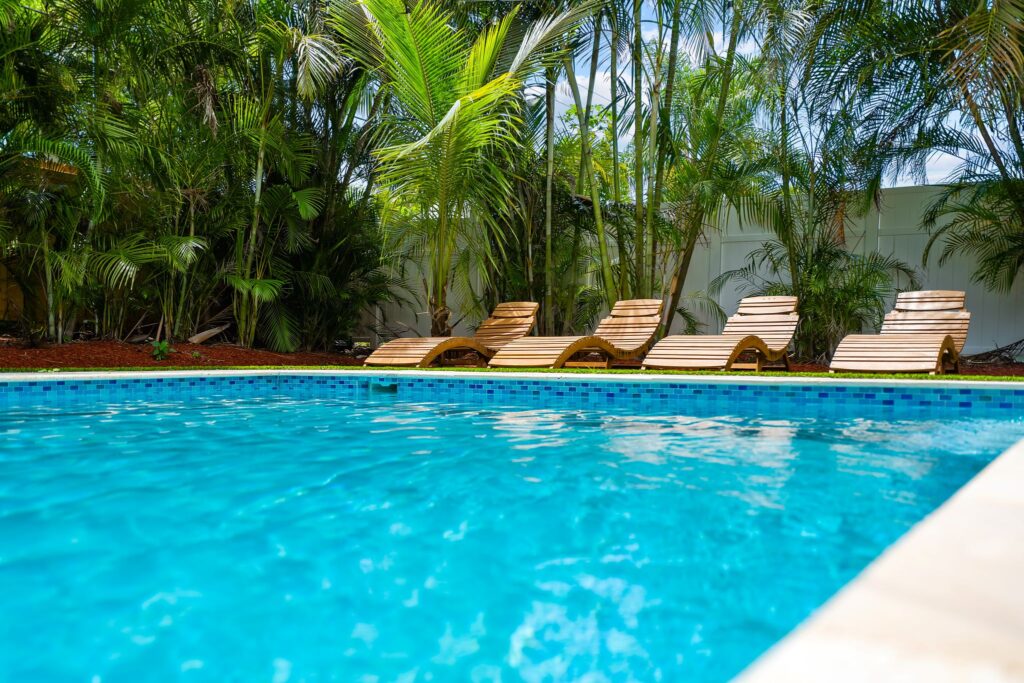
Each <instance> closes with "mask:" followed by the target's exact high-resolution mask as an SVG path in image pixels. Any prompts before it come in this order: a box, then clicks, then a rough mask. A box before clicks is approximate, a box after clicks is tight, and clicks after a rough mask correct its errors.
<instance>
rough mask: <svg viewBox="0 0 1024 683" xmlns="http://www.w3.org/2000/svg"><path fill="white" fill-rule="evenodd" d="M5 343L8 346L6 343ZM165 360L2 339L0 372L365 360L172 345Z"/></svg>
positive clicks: (94, 344) (104, 348)
mask: <svg viewBox="0 0 1024 683" xmlns="http://www.w3.org/2000/svg"><path fill="white" fill-rule="evenodd" d="M5 342H6V343H5ZM171 348H173V349H174V352H173V353H171V354H170V356H168V358H167V360H162V361H157V360H154V358H153V347H152V346H151V345H150V344H122V343H121V342H115V341H75V342H70V343H68V344H61V345H50V346H46V347H42V348H28V347H26V346H25V345H24V344H23V343H21V342H19V341H17V340H3V339H0V368H25V369H28V368H47V369H51V368H53V369H59V368H167V367H181V366H206V367H211V368H216V367H218V366H222V367H224V366H232V365H275V366H281V365H362V364H363V361H362V360H359V359H356V358H353V357H352V356H347V355H344V354H340V353H275V352H273V351H266V350H262V349H245V348H242V347H240V346H235V345H232V344H203V345H197V344H187V343H181V344H178V343H175V344H172V345H171Z"/></svg>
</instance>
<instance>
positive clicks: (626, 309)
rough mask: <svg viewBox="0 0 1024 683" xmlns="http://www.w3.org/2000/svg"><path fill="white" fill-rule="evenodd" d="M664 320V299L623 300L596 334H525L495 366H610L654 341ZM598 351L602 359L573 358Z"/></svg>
mask: <svg viewBox="0 0 1024 683" xmlns="http://www.w3.org/2000/svg"><path fill="white" fill-rule="evenodd" d="M660 324H661V299H633V300H630V301H620V302H618V303H617V304H615V306H613V307H612V310H611V313H609V314H608V317H607V318H605V319H604V320H602V321H601V322H600V324H598V326H597V329H595V330H594V334H592V335H589V336H583V337H524V338H522V339H517V340H515V341H513V342H511V343H509V344H506V345H505V346H504V347H502V348H501V349H500V350H499V351H498V353H496V354H494V358H492V359H491V362H490V363H489V365H490V366H491V367H492V368H561V367H566V366H568V367H581V366H585V367H610V366H611V365H612V363H615V362H617V361H626V360H630V359H635V358H638V357H640V356H642V355H643V354H644V352H645V351H647V349H648V348H649V347H650V345H651V342H653V341H654V335H655V334H656V333H657V331H658V326H659V325H660ZM591 354H598V355H599V356H600V360H598V361H588V360H585V359H580V360H574V358H578V357H580V356H584V357H585V356H589V355H591Z"/></svg>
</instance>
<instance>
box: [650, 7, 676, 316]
mask: <svg viewBox="0 0 1024 683" xmlns="http://www.w3.org/2000/svg"><path fill="white" fill-rule="evenodd" d="M682 14H683V3H682V0H674V2H673V4H672V32H671V37H670V38H669V46H668V49H669V54H668V73H667V74H666V76H665V104H664V106H663V108H662V112H663V113H664V116H663V119H662V121H663V123H664V125H665V131H664V132H663V133H662V134H661V136H660V138H659V144H658V150H659V153H658V158H657V160H656V161H655V169H654V199H653V204H654V205H653V207H651V212H650V213H651V215H653V216H657V215H658V214H659V212H660V211H661V199H662V196H663V193H664V184H665V159H666V157H667V156H668V153H667V152H668V150H665V149H662V144H663V143H665V144H669V145H671V144H672V142H671V141H672V134H671V121H672V101H673V96H674V95H675V81H676V71H677V69H678V68H679V33H680V30H681V27H682ZM666 133H667V134H666ZM651 234H652V244H651V293H652V295H653V294H654V292H655V284H656V283H657V268H656V262H657V258H658V241H657V235H656V234H655V233H654V232H653V226H651ZM660 289H661V287H658V290H660ZM659 296H660V292H659Z"/></svg>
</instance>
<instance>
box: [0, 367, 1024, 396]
mask: <svg viewBox="0 0 1024 683" xmlns="http://www.w3.org/2000/svg"><path fill="white" fill-rule="evenodd" d="M287 375H304V376H308V375H342V376H346V377H347V376H375V377H432V378H437V377H451V378H462V379H469V378H476V379H491V380H495V379H530V380H550V381H565V380H577V381H581V382H583V381H589V382H593V381H601V382H667V383H679V382H697V383H703V384H805V385H806V384H809V385H842V386H901V387H933V388H938V387H958V388H962V389H985V388H988V389H1018V390H1022V391H1024V382H1011V381H1006V382H1002V381H998V380H987V381H972V380H965V379H957V380H943V379H895V378H894V379H877V378H864V379H860V378H856V377H807V376H801V375H786V374H781V373H764V374H760V375H713V374H706V375H685V374H674V375H666V374H658V373H656V372H651V373H650V374H646V373H636V374H626V373H622V374H616V373H575V372H504V371H501V372H494V371H485V370H482V371H479V372H474V371H471V370H415V369H408V370H373V369H365V370H364V369H358V370H356V369H346V370H332V369H326V368H325V369H310V370H306V369H302V368H272V369H266V370H230V369H224V370H221V369H209V370H205V369H204V370H144V371H134V370H113V371H96V372H76V371H68V372H64V371H59V372H48V371H30V372H3V373H0V382H35V381H51V380H52V381H59V380H63V381H68V380H76V379H78V380H95V379H140V378H146V377H152V378H161V379H163V378H168V377H217V376H220V377H241V376H271V377H273V376H287Z"/></svg>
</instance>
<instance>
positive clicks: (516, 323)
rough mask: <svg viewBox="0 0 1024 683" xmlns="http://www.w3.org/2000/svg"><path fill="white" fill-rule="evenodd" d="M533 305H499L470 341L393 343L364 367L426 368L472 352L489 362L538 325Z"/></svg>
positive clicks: (424, 339)
mask: <svg viewBox="0 0 1024 683" xmlns="http://www.w3.org/2000/svg"><path fill="white" fill-rule="evenodd" d="M538 308H539V305H538V304H536V303H534V302H533V301H510V302H505V303H501V304H498V306H497V307H496V308H495V309H494V312H493V313H491V317H490V318H488V319H487V320H485V321H483V322H482V323H480V327H478V328H477V330H476V333H475V334H474V335H473V336H472V337H403V338H401V339H392V340H391V341H389V342H388V343H386V344H384V345H383V346H381V347H380V348H379V349H377V350H376V351H374V352H373V353H371V354H370V355H369V357H367V359H366V365H406V366H414V367H420V368H425V367H427V366H429V365H430V364H431V363H433V362H434V361H435V360H439V359H440V358H441V357H442V356H443V355H444V354H445V353H448V352H451V351H475V352H476V353H478V354H480V356H481V357H482V358H485V359H486V358H490V357H491V356H493V355H494V353H495V351H497V350H498V349H500V348H501V347H503V346H505V345H506V344H508V343H509V342H511V341H512V340H514V339H519V338H520V337H523V336H526V335H528V334H529V333H530V332H531V331H532V330H533V325H534V323H536V322H537V309H538Z"/></svg>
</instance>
